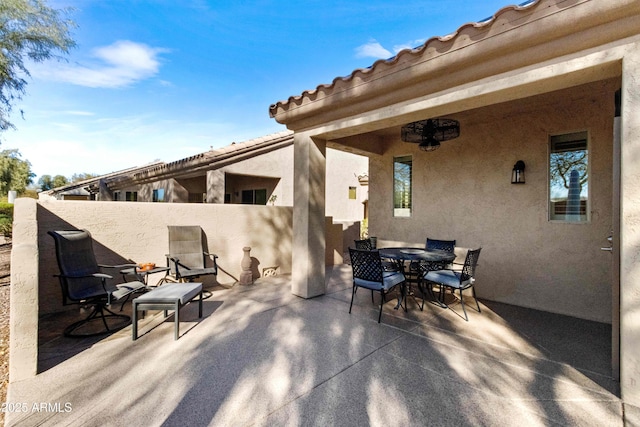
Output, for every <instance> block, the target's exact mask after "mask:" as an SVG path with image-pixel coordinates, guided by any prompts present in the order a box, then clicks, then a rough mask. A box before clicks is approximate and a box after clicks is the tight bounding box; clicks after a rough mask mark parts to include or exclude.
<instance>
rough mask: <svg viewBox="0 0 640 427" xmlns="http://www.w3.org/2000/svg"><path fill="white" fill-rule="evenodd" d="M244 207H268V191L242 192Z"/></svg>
mask: <svg viewBox="0 0 640 427" xmlns="http://www.w3.org/2000/svg"><path fill="white" fill-rule="evenodd" d="M242 204H243V205H266V204H267V190H266V189H262V190H242Z"/></svg>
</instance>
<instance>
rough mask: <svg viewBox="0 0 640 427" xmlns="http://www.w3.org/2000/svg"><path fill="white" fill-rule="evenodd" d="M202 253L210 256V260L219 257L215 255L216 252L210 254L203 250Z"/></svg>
mask: <svg viewBox="0 0 640 427" xmlns="http://www.w3.org/2000/svg"><path fill="white" fill-rule="evenodd" d="M204 254H205V255H206V256H208V257H209V258H211V261H215V260H216V258H219V257H218V255H216V254H210V253H209V252H204Z"/></svg>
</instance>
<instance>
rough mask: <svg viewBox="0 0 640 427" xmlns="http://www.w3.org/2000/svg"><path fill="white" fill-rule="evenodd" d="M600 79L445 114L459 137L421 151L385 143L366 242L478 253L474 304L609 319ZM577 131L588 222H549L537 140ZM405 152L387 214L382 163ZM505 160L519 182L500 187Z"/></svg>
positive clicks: (608, 106) (610, 101) (607, 192)
mask: <svg viewBox="0 0 640 427" xmlns="http://www.w3.org/2000/svg"><path fill="white" fill-rule="evenodd" d="M617 88H619V82H617V81H608V82H604V83H602V82H601V83H597V84H592V85H588V86H581V87H578V88H576V89H571V90H565V91H562V92H558V93H553V94H549V95H544V96H539V97H535V98H528V99H524V100H520V101H517V102H512V103H505V104H499V105H496V106H492V107H487V108H484V109H482V110H474V111H468V112H465V113H460V114H453V115H450V116H448V117H451V118H455V119H458V120H459V121H460V127H461V136H460V137H459V138H457V139H455V140H452V141H448V142H444V143H442V147H441V148H440V149H439V150H437V151H435V152H431V153H425V152H421V151H419V150H418V149H417V146H415V145H413V144H407V143H404V142H401V141H400V139H399V135H398V137H397V138H393V139H390V140H388V141H386V143H387V144H388V149H387V150H386V151H385V153H384V155H383V156H380V157H372V159H371V163H370V187H371V191H370V222H369V229H370V234H371V235H376V236H378V239H379V245H378V246H382V245H387V246H389V245H395V244H399V243H402V244H416V245H424V241H425V239H426V237H432V238H441V239H456V240H457V245H458V246H463V247H479V246H482V247H483V251H482V254H481V256H480V261H479V264H480V265H479V267H478V271H477V279H478V281H477V285H476V290H477V293H478V296H479V297H482V298H487V299H490V300H495V301H502V302H506V303H510V304H516V305H521V306H525V307H532V308H537V309H541V310H546V311H551V312H557V313H563V314H567V315H571V316H575V317H580V318H585V319H591V320H596V321H602V322H611V307H612V305H611V268H612V265H611V255H610V253H608V252H603V251H601V250H600V248H601V247H602V246H606V244H607V242H606V237H607V236H608V235H609V234H610V231H611V227H612V217H611V215H612V213H611V211H612V162H613V160H612V139H613V116H614V92H615V90H616V89H617ZM581 130H587V131H589V137H590V140H589V161H590V180H589V187H590V189H589V191H590V194H589V197H590V200H591V206H590V208H591V221H590V222H589V223H585V224H575V223H562V222H550V221H548V219H547V215H548V207H547V204H548V201H547V197H548V150H549V148H548V145H549V135H550V134H558V133H568V132H574V131H581ZM409 154H410V155H412V156H413V214H412V217H411V218H393V216H392V214H393V201H392V197H391V195H392V194H393V157H394V156H402V155H409ZM517 160H523V161H524V162H525V163H526V184H525V185H512V184H511V183H510V177H511V169H512V167H513V165H514V163H515V162H516V161H517Z"/></svg>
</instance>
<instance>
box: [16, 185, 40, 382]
mask: <svg viewBox="0 0 640 427" xmlns="http://www.w3.org/2000/svg"><path fill="white" fill-rule="evenodd" d="M13 209H14V210H13V214H14V215H13V218H14V219H13V239H12V241H13V246H12V249H11V305H10V319H11V322H10V331H9V336H10V338H9V381H10V382H14V381H20V380H23V379H26V378H30V377H33V376H35V375H36V373H37V370H38V309H39V299H38V292H39V289H38V279H39V275H38V266H39V253H38V222H37V204H36V200H35V199H29V198H24V199H17V200H16V203H15V205H14V208H13Z"/></svg>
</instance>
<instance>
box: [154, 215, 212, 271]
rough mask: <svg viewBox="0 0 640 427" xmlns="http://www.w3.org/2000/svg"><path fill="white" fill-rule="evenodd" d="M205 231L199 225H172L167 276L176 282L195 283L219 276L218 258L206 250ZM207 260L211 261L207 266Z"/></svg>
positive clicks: (170, 228)
mask: <svg viewBox="0 0 640 427" xmlns="http://www.w3.org/2000/svg"><path fill="white" fill-rule="evenodd" d="M203 243H204V239H203V231H202V228H201V227H200V226H199V225H195V226H191V225H170V226H169V253H168V254H167V255H166V257H167V267H169V271H167V276H168V278H169V279H170V280H171V281H174V282H193V280H194V279H196V278H198V277H200V276H208V275H217V274H218V263H217V259H218V256H217V255H215V254H210V253H208V252H206V251H205V250H204V245H203ZM207 258H209V259H210V260H211V264H210V266H208V265H207Z"/></svg>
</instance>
